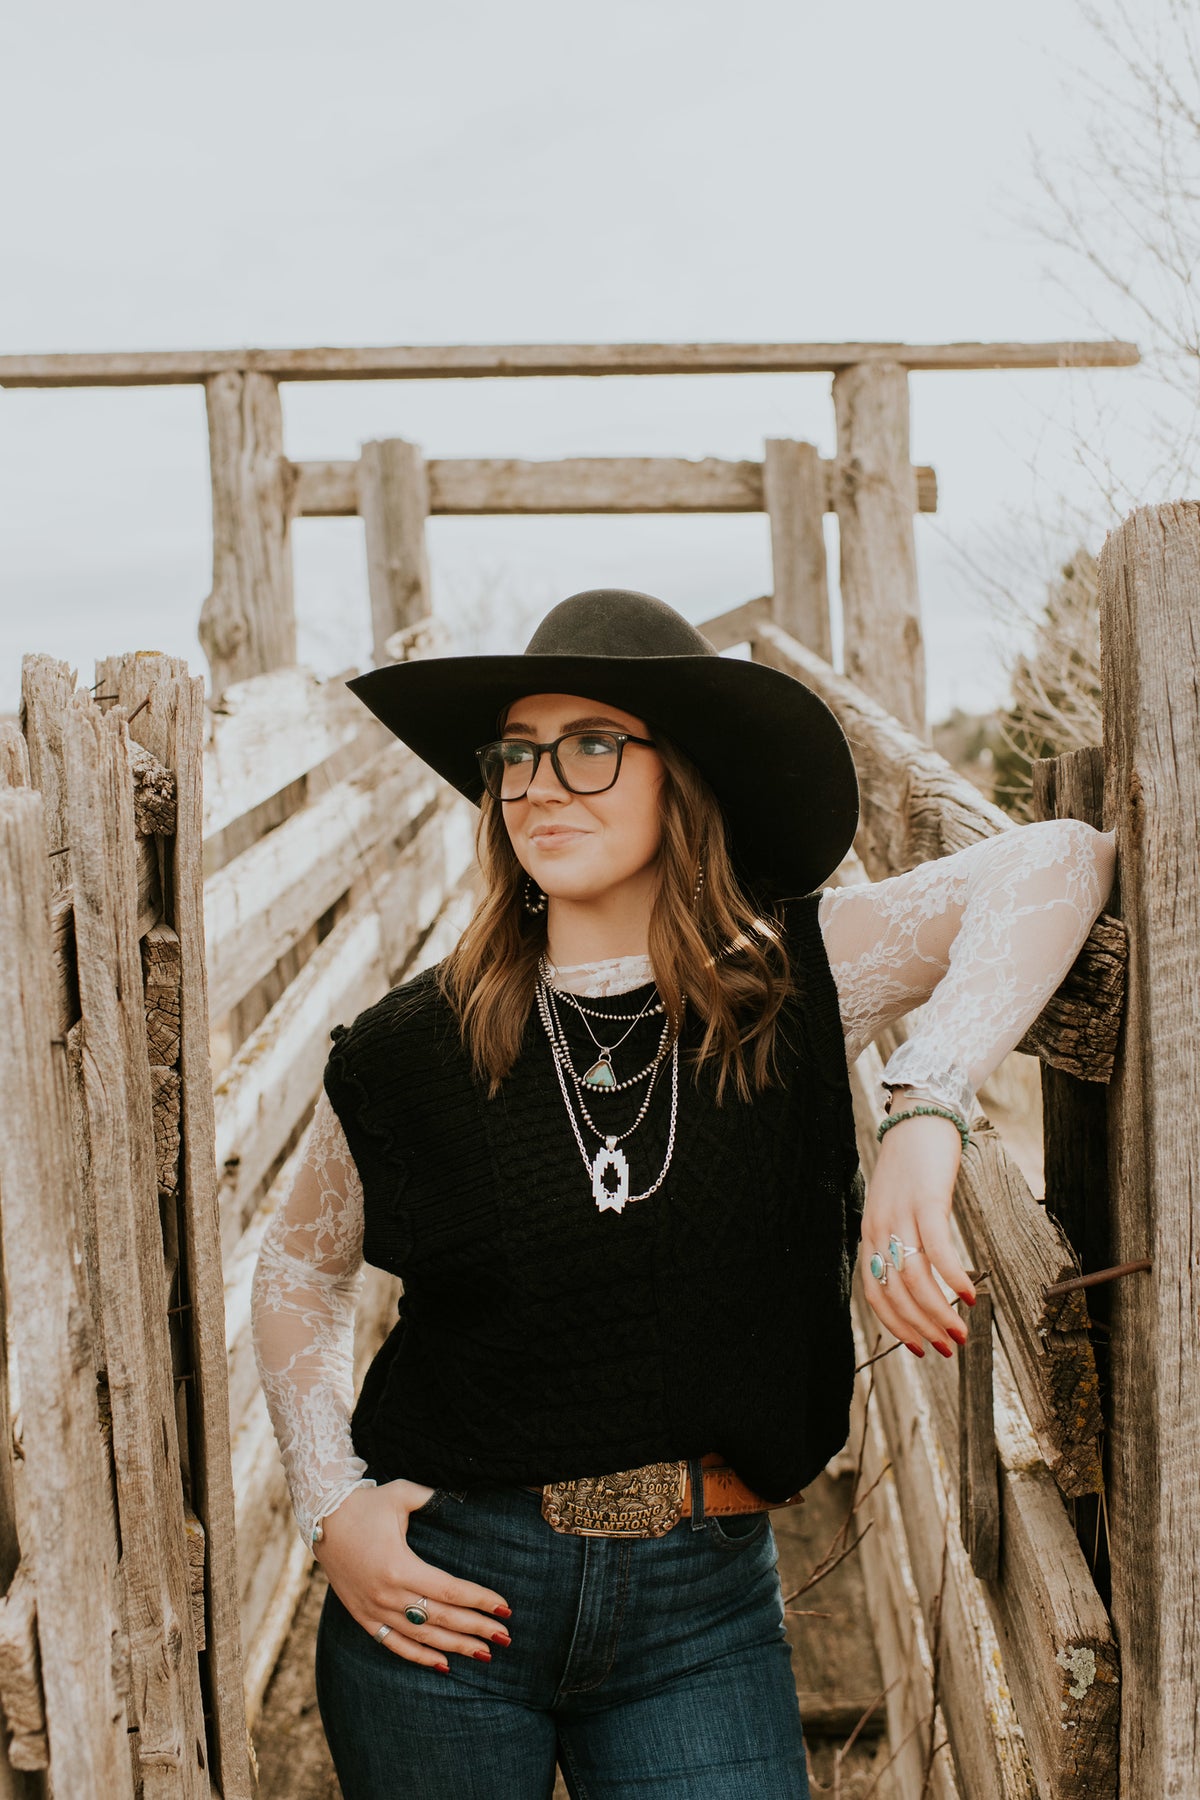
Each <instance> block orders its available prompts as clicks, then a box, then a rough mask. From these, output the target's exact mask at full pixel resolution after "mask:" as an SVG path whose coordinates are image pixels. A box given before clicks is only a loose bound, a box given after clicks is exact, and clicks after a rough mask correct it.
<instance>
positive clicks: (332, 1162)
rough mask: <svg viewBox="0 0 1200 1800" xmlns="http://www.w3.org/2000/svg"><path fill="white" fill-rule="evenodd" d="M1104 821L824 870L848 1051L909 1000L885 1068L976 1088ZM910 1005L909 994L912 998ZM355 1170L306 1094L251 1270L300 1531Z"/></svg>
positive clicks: (1050, 942) (1051, 956)
mask: <svg viewBox="0 0 1200 1800" xmlns="http://www.w3.org/2000/svg"><path fill="white" fill-rule="evenodd" d="M1114 860H1115V850H1114V844H1113V838H1112V834H1111V833H1102V832H1097V831H1094V830H1092V828H1091V827H1090V826H1087V825H1082V824H1079V823H1077V822H1076V821H1074V820H1069V819H1068V820H1058V821H1048V822H1045V823H1041V824H1036V825H1026V826H1022V827H1020V828H1018V829H1016V830H1013V831H1008V832H1004V833H1002V834H1000V835H999V836H997V837H992V838H987V839H984V840H983V841H982V842H980V843H978V844H973V845H972V846H971V847H970V848H969V849H967V850H961V851H958V852H957V853H956V854H955V855H953V856H946V857H942V858H940V859H938V860H936V861H934V862H928V863H922V864H921V865H920V866H919V867H918V868H916V869H913V870H910V871H909V872H908V873H907V874H904V875H897V876H894V877H893V878H892V879H890V880H888V881H880V882H874V883H867V884H865V885H862V886H856V887H841V888H826V889H825V891H824V893H823V895H822V898H821V904H820V908H819V911H818V919H819V923H820V928H821V933H822V937H823V939H824V943H825V948H826V952H827V954H828V956H829V961H830V965H831V968H832V970H833V976H834V981H835V983H836V986H837V993H838V1002H839V1007H840V1011H841V1016H842V1023H843V1026H844V1030H845V1039H846V1055H847V1059H848V1060H849V1061H851V1062H852V1061H853V1060H854V1059H855V1058H856V1057H857V1056H858V1055H859V1053H860V1051H862V1050H863V1049H864V1048H865V1046H866V1045H867V1044H869V1043H870V1042H871V1040H872V1039H873V1038H874V1037H875V1036H876V1035H877V1034H878V1033H879V1032H880V1031H881V1030H882V1029H883V1028H884V1026H885V1025H888V1024H891V1023H892V1022H893V1021H894V1020H896V1019H898V1018H900V1017H902V1016H903V1015H905V1014H907V1013H912V1014H913V1017H912V1019H911V1021H910V1029H909V1035H908V1038H907V1041H906V1042H905V1043H903V1044H902V1045H901V1046H900V1048H899V1049H898V1050H897V1051H896V1052H895V1054H894V1055H893V1056H892V1057H891V1058H890V1060H889V1062H888V1064H887V1066H886V1068H885V1070H884V1075H883V1080H884V1084H885V1086H888V1087H900V1086H903V1087H905V1088H906V1089H907V1088H911V1089H914V1090H917V1091H918V1092H919V1093H920V1094H921V1095H922V1096H924V1097H927V1098H929V1099H932V1100H935V1101H938V1102H940V1103H942V1104H945V1105H948V1106H951V1107H953V1108H954V1109H955V1110H957V1111H959V1112H961V1113H963V1114H964V1116H966V1117H968V1118H969V1117H970V1114H971V1110H972V1108H973V1104H974V1094H975V1090H976V1088H978V1086H979V1085H980V1083H981V1082H982V1081H983V1080H984V1079H985V1078H986V1076H988V1075H989V1074H990V1073H991V1071H992V1070H993V1069H994V1068H995V1067H996V1066H997V1064H998V1063H1000V1061H1001V1060H1002V1059H1003V1058H1004V1057H1005V1056H1006V1055H1007V1054H1008V1052H1009V1051H1010V1050H1011V1049H1012V1048H1013V1046H1014V1045H1015V1044H1016V1043H1018V1042H1019V1040H1020V1039H1021V1037H1022V1036H1023V1035H1024V1033H1025V1032H1026V1030H1027V1029H1028V1027H1029V1026H1030V1025H1031V1024H1032V1022H1033V1020H1034V1019H1035V1018H1036V1017H1037V1015H1038V1014H1039V1012H1040V1011H1041V1010H1042V1008H1043V1006H1044V1005H1045V1003H1046V1001H1047V1000H1048V999H1049V998H1050V996H1051V994H1052V993H1053V992H1054V991H1055V989H1056V988H1057V987H1058V985H1059V983H1060V982H1061V980H1062V978H1063V976H1064V975H1065V974H1066V972H1067V970H1068V969H1069V968H1070V966H1071V964H1072V962H1073V961H1074V959H1075V957H1076V955H1077V954H1078V951H1079V948H1080V946H1081V945H1082V943H1083V940H1084V938H1085V937H1086V936H1087V934H1088V931H1089V930H1090V928H1091V926H1092V923H1093V921H1094V919H1095V918H1096V915H1097V914H1098V913H1099V911H1100V909H1101V907H1102V906H1103V904H1104V901H1105V899H1106V898H1107V896H1108V892H1109V888H1110V886H1111V882H1112V874H1113V866H1114ZM651 978H652V976H651V969H650V963H649V959H648V958H645V957H636V956H635V957H622V958H619V959H614V960H610V961H608V962H602V963H590V964H584V965H580V966H578V967H574V968H560V969H558V970H556V971H555V979H556V982H557V984H558V985H560V986H562V987H565V988H568V989H569V990H571V991H572V992H574V993H579V994H588V995H596V996H600V995H606V994H617V993H624V992H627V991H628V990H629V989H631V988H634V987H637V986H639V985H641V984H643V983H645V982H646V981H648V980H650V979H651ZM918 1008H919V1009H920V1010H919V1011H915V1012H914V1009H918ZM362 1243H363V1196H362V1184H361V1182H360V1181H359V1178H358V1175H357V1172H356V1170H355V1167H354V1162H353V1159H352V1157H351V1155H350V1150H349V1148H348V1146H347V1143H346V1140H345V1137H344V1135H343V1133H342V1129H341V1126H340V1124H339V1122H338V1119H337V1116H336V1114H335V1113H334V1111H333V1109H332V1107H331V1106H330V1104H329V1101H328V1099H327V1098H326V1097H325V1096H324V1095H322V1096H321V1099H320V1100H319V1102H318V1104H317V1108H316V1113H315V1115H314V1117H313V1121H312V1125H311V1126H310V1128H309V1133H308V1138H307V1142H306V1146H305V1152H304V1155H303V1158H302V1160H301V1163H300V1165H299V1169H298V1172H297V1175H296V1178H295V1181H294V1183H293V1185H292V1188H291V1190H290V1192H289V1193H288V1195H287V1197H286V1198H285V1200H284V1201H283V1203H282V1204H281V1206H280V1207H279V1209H278V1211H277V1212H276V1214H275V1216H274V1218H273V1219H272V1220H271V1223H270V1225H269V1226H268V1228H267V1232H266V1235H265V1237H264V1240H263V1245H262V1250H261V1253H260V1256H259V1261H258V1267H257V1270H256V1273H255V1279H254V1293H253V1302H252V1306H253V1328H254V1341H255V1350H256V1354H257V1358H258V1368H259V1374H260V1376H261V1379H262V1384H263V1390H264V1393H265V1395H266V1400H267V1406H268V1409H269V1411H270V1414H271V1419H272V1423H273V1425H274V1428H275V1434H276V1437H277V1438H278V1440H279V1447H280V1452H281V1454H282V1457H283V1461H284V1467H285V1470H286V1472H287V1478H288V1485H289V1489H290V1492H291V1496H292V1504H293V1507H294V1509H295V1513H296V1518H297V1521H298V1523H299V1526H300V1529H301V1531H302V1532H303V1533H304V1535H305V1537H306V1538H308V1539H310V1540H311V1537H312V1532H313V1529H314V1527H315V1525H316V1523H317V1521H318V1520H319V1519H322V1518H324V1517H325V1516H326V1515H327V1514H329V1513H331V1512H332V1511H333V1510H334V1509H335V1507H337V1506H339V1505H340V1504H341V1502H342V1501H343V1500H344V1499H345V1498H346V1496H347V1495H348V1494H350V1493H352V1492H353V1491H354V1489H355V1488H356V1487H359V1486H361V1485H364V1471H365V1464H364V1463H363V1462H362V1461H361V1459H360V1458H359V1457H358V1456H356V1455H355V1452H354V1445H353V1442H352V1439H351V1435H350V1414H351V1408H352V1404H353V1349H354V1313H355V1303H356V1299H357V1294H358V1289H359V1286H360V1284H361V1280H362V1265H363V1256H362Z"/></svg>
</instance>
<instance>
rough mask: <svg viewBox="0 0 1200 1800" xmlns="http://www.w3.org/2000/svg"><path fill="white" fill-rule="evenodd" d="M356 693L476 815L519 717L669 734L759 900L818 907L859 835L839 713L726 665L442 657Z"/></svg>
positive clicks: (384, 676) (389, 671)
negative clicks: (563, 698) (581, 701)
mask: <svg viewBox="0 0 1200 1800" xmlns="http://www.w3.org/2000/svg"><path fill="white" fill-rule="evenodd" d="M349 686H350V687H351V689H352V690H353V691H354V693H355V694H357V696H358V697H359V699H360V700H362V701H363V702H364V704H365V705H366V706H368V707H369V708H370V709H371V711H372V712H373V713H374V714H375V716H376V718H378V719H379V720H381V721H382V723H383V724H384V725H386V726H387V728H388V730H389V731H391V732H394V733H395V735H396V736H397V737H398V738H400V739H401V740H402V742H404V743H406V744H408V745H409V747H410V748H411V749H412V750H414V751H415V752H416V754H417V755H418V756H419V757H420V758H421V760H422V761H423V762H426V763H428V764H429V766H430V767H431V768H433V769H435V770H436V771H437V773H438V774H439V775H441V776H443V777H444V778H445V779H446V780H447V781H448V782H450V783H451V785H452V786H453V787H455V788H457V789H458V791H459V792H460V793H461V794H464V795H465V796H466V797H467V799H468V800H472V801H474V802H475V804H476V805H478V804H479V802H480V800H481V799H482V797H483V782H482V779H481V777H480V774H479V765H478V763H477V762H476V759H475V752H476V750H477V749H478V748H479V747H480V746H481V745H482V744H486V743H489V742H490V741H491V740H492V739H494V738H495V737H496V736H498V734H499V731H500V719H501V716H502V714H503V712H504V710H505V708H506V707H509V706H511V705H512V703H513V702H514V701H516V700H520V699H523V698H525V697H527V696H528V695H531V694H578V695H580V696H582V697H584V698H586V699H590V700H597V701H601V702H605V703H607V704H608V705H609V706H617V707H620V709H621V710H622V711H623V712H630V713H633V714H635V715H636V716H637V717H638V718H641V719H644V720H645V721H646V723H647V725H649V726H650V728H651V733H652V734H653V732H654V731H656V730H657V731H661V732H664V733H665V734H666V735H667V736H668V737H670V738H671V739H672V740H673V741H674V743H675V744H677V745H678V747H679V749H681V750H682V751H683V752H684V754H685V755H686V756H687V757H689V758H690V759H691V761H692V762H693V763H695V765H696V767H697V768H698V769H699V771H700V773H701V775H702V776H703V777H704V779H705V780H706V781H707V782H708V784H709V786H710V787H711V788H712V790H713V792H714V794H715V795H716V797H717V800H718V801H719V802H720V805H721V808H722V810H723V812H724V814H725V817H726V820H727V823H728V828H729V838H730V847H731V850H732V853H733V856H734V860H735V863H736V864H737V867H738V871H739V874H740V875H741V876H742V877H743V879H745V880H747V881H748V882H749V883H750V884H751V885H753V886H754V887H755V888H757V889H763V890H769V891H771V892H773V893H776V894H780V895H784V894H803V893H810V892H812V890H813V889H815V888H817V887H819V886H820V885H821V884H822V883H823V882H824V881H826V880H827V879H828V878H829V876H830V875H831V874H832V873H833V871H834V870H835V869H836V868H837V866H838V864H839V863H840V862H841V860H842V858H843V857H844V856H845V854H846V852H847V850H848V849H849V848H850V845H851V843H852V842H853V840H854V833H855V829H856V827H857V824H858V779H857V776H856V774H855V768H854V759H853V757H852V755H851V752H850V746H849V744H848V743H847V741H846V737H845V734H844V732H843V731H842V728H841V726H840V725H839V724H838V722H837V720H836V718H835V717H834V715H833V713H832V712H831V711H830V710H829V708H828V707H827V706H826V704H825V702H824V701H823V700H822V699H820V698H819V696H818V695H816V694H814V693H813V692H812V690H811V689H810V688H807V687H805V686H804V684H803V683H802V682H800V681H797V680H795V679H794V678H793V677H792V676H790V675H785V674H783V673H782V672H781V671H780V670H778V669H769V668H766V667H764V666H763V665H762V664H760V663H752V662H745V661H742V660H739V659H736V658H733V657H725V656H638V657H619V656H571V655H554V656H549V655H531V654H530V653H529V652H526V653H524V654H523V655H510V656H438V657H429V658H425V659H422V660H419V661H415V662H407V663H392V664H389V665H387V666H386V667H384V668H380V669H372V670H371V671H370V672H369V673H367V674H365V675H359V676H356V677H355V678H354V679H353V680H352V681H351V682H350V683H349Z"/></svg>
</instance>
